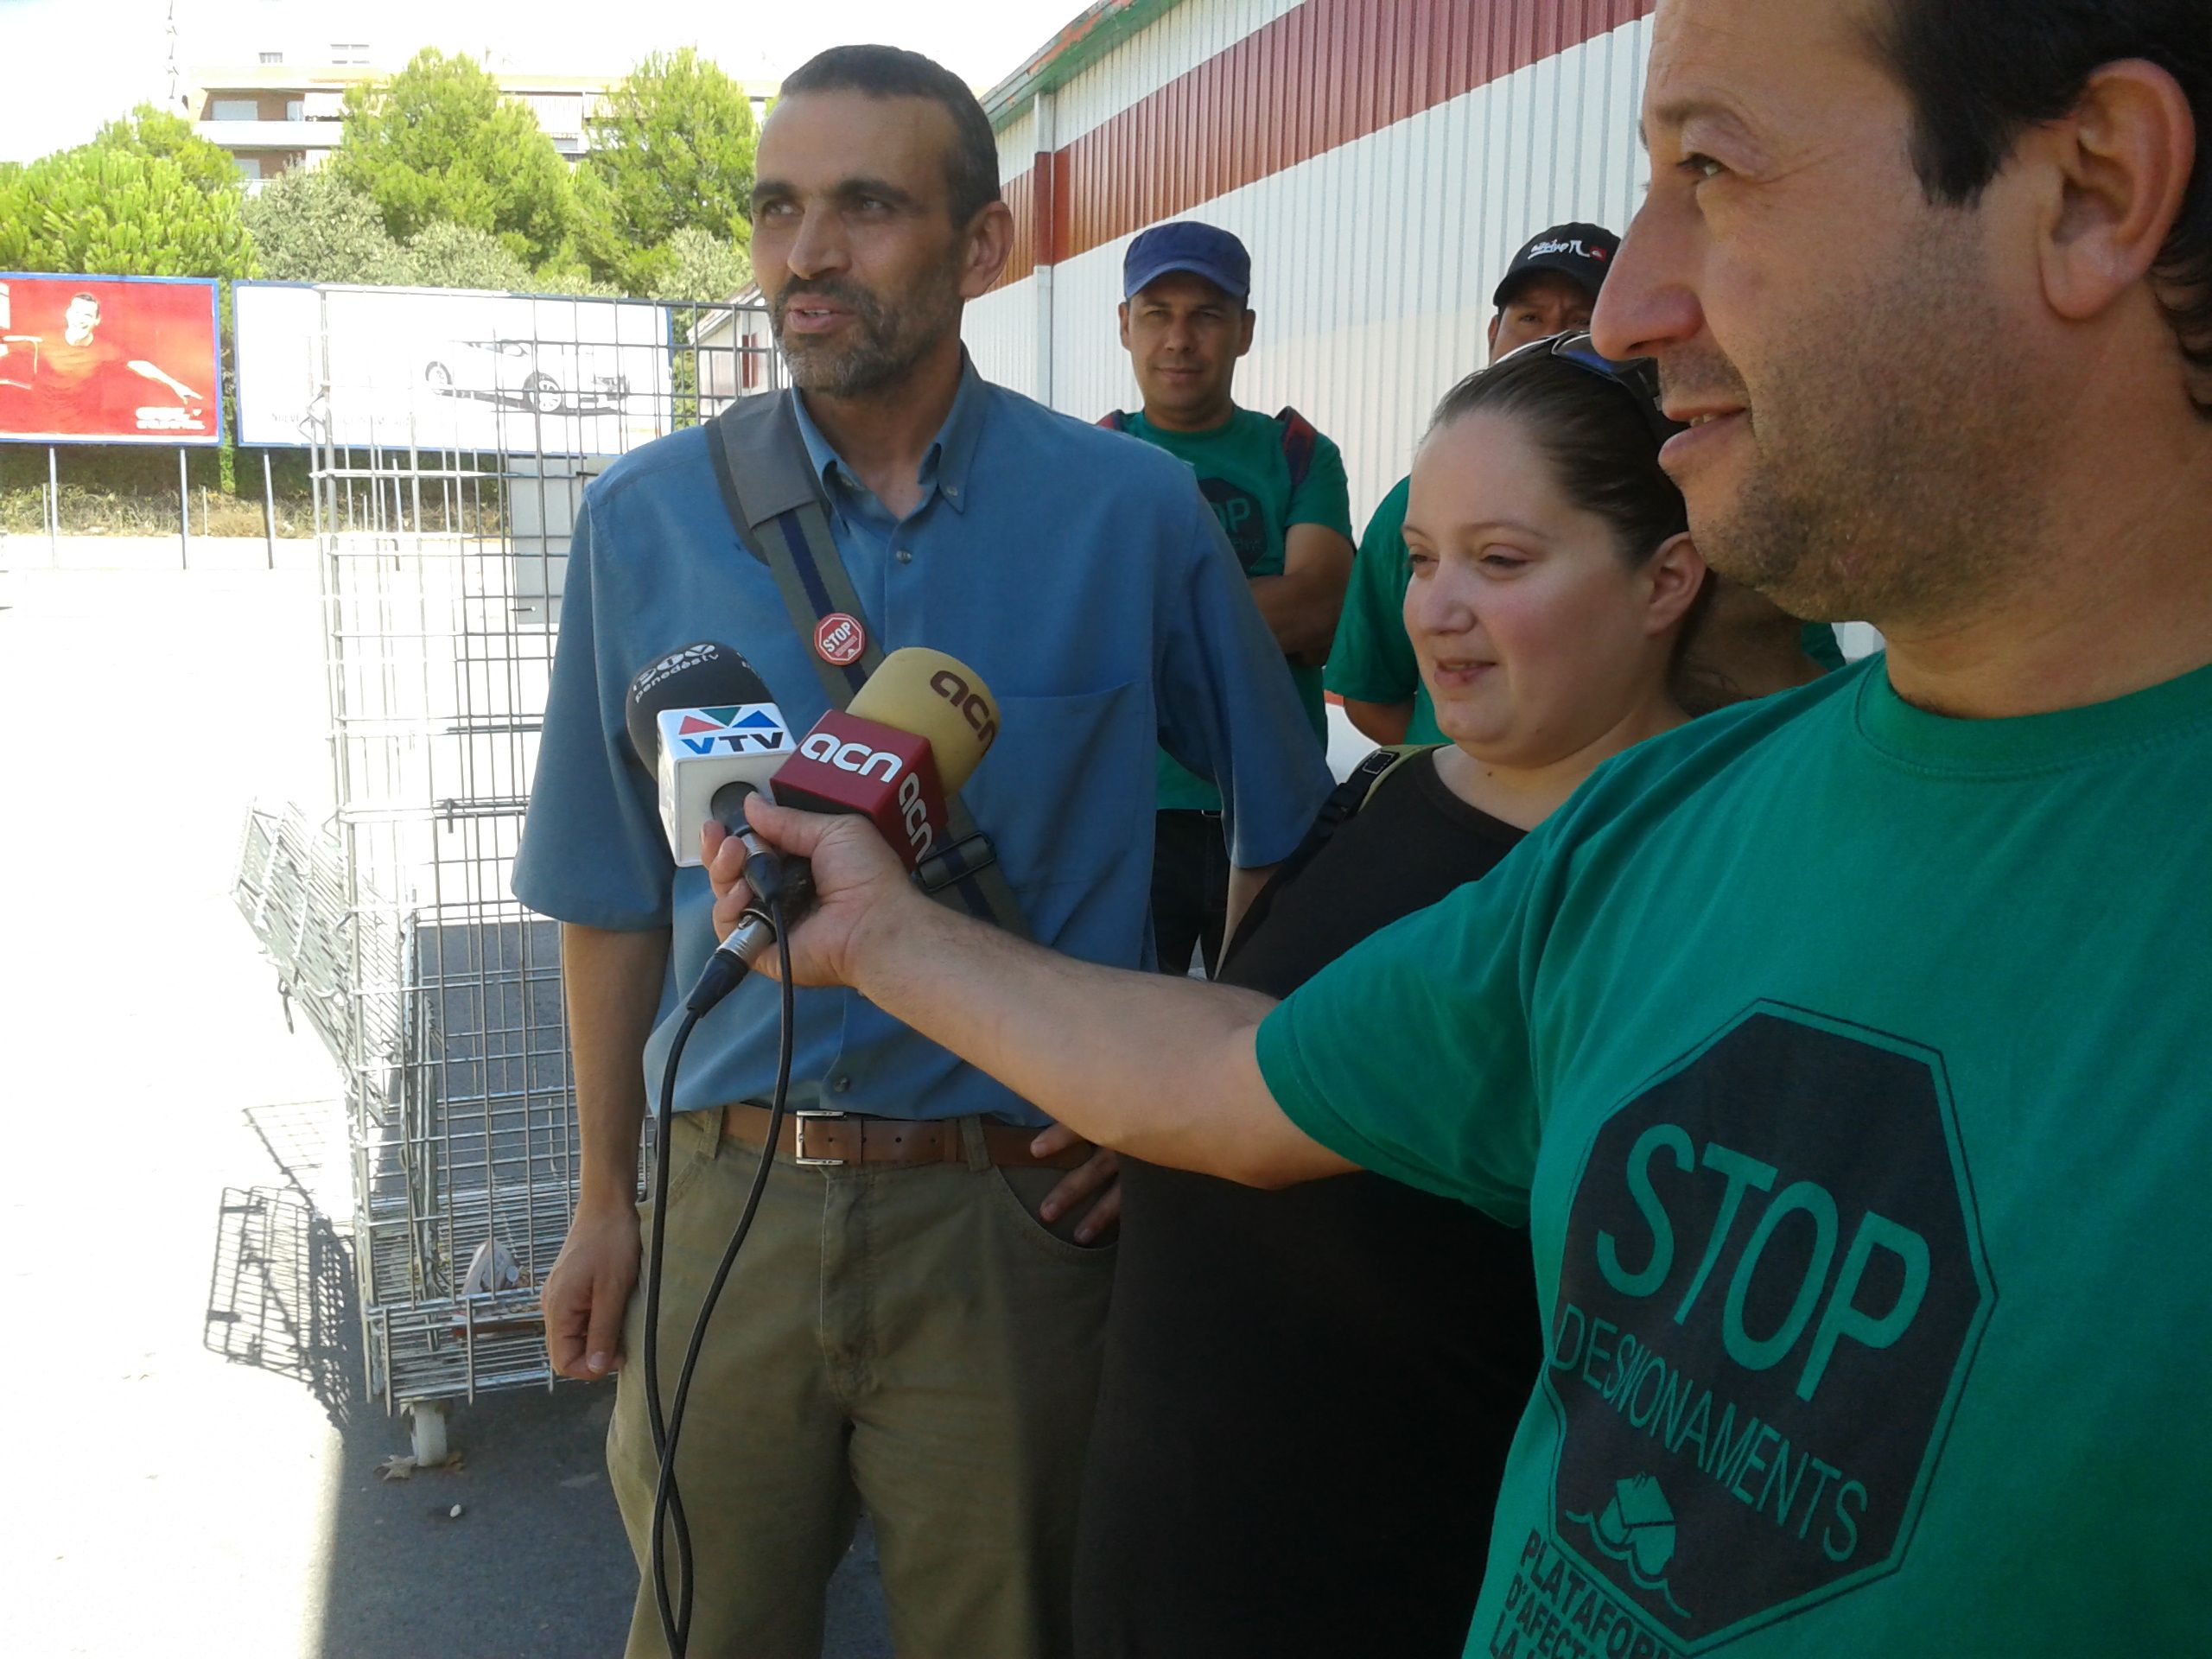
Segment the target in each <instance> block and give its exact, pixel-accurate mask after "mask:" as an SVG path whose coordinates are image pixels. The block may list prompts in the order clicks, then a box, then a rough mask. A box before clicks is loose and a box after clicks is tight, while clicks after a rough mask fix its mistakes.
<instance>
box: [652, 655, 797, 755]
mask: <svg viewBox="0 0 2212 1659" xmlns="http://www.w3.org/2000/svg"><path fill="white" fill-rule="evenodd" d="M774 701H775V699H774V698H773V697H772V696H769V695H768V686H767V683H766V681H764V680H763V679H761V677H760V675H759V674H758V673H757V672H756V671H754V669H753V664H750V663H748V662H747V661H746V660H745V658H742V657H741V656H739V655H738V654H737V653H736V652H734V651H733V650H731V649H730V648H729V647H728V645H716V644H715V643H714V642H713V641H711V640H702V641H701V642H700V643H699V644H697V645H683V646H680V647H678V648H677V650H675V651H671V652H669V653H668V655H666V656H665V657H663V658H659V659H658V661H656V662H652V663H648V664H646V665H645V667H644V668H642V669H640V670H639V671H638V677H636V678H635V679H633V680H632V681H631V682H630V691H629V695H628V696H626V697H624V698H623V700H622V703H623V708H622V713H623V716H624V722H625V724H626V725H627V726H628V728H629V731H630V747H631V749H632V752H633V753H635V754H636V755H637V757H638V760H639V763H640V764H641V765H643V766H644V767H645V770H646V771H647V772H651V771H652V770H653V769H654V768H655V767H656V766H658V764H659V761H660V723H659V722H660V715H661V712H662V710H664V709H714V708H720V707H730V706H734V705H739V704H744V703H752V702H774Z"/></svg>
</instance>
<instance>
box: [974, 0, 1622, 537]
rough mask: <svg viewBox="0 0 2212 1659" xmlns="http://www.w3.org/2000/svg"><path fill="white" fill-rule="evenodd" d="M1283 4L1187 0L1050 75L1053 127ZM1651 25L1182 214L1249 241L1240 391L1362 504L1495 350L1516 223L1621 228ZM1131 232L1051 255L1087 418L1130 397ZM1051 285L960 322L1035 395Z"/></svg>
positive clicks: (1063, 138) (1006, 155)
mask: <svg viewBox="0 0 2212 1659" xmlns="http://www.w3.org/2000/svg"><path fill="white" fill-rule="evenodd" d="M1376 3H1387V0H1376ZM1291 9H1292V8H1291V6H1290V5H1288V4H1286V3H1283V0H1185V3H1184V4H1182V5H1180V6H1179V7H1177V8H1176V9H1175V10H1173V11H1171V12H1169V13H1167V14H1166V16H1163V17H1162V18H1160V20H1159V21H1158V22H1155V23H1154V25H1153V26H1152V27H1151V28H1150V29H1146V30H1145V31H1143V32H1142V33H1141V34H1140V35H1136V36H1135V37H1133V38H1132V39H1131V40H1130V41H1127V42H1125V43H1123V44H1122V46H1120V47H1118V48H1116V49H1115V50H1114V51H1112V52H1111V53H1109V54H1108V55H1107V56H1106V57H1105V58H1104V59H1103V60H1101V61H1100V62H1099V63H1097V64H1096V65H1094V66H1092V67H1090V68H1089V69H1087V70H1085V71H1084V72H1083V73H1080V74H1078V75H1077V77H1075V78H1074V79H1072V80H1071V81H1070V82H1069V83H1068V84H1067V85H1066V86H1063V87H1061V88H1060V89H1059V90H1058V92H1056V93H1052V94H1048V95H1047V96H1048V97H1049V98H1051V99H1052V111H1051V114H1050V117H1049V119H1048V124H1050V125H1052V127H1053V128H1054V129H1055V131H1054V133H1053V135H1052V137H1053V139H1054V141H1055V142H1056V143H1058V144H1059V145H1066V144H1069V143H1072V142H1073V141H1074V139H1075V138H1077V137H1079V136H1080V135H1081V133H1082V132H1083V131H1084V130H1089V129H1090V128H1092V127H1096V126H1097V125H1098V124H1100V123H1101V122H1103V121H1106V120H1109V119H1110V118H1112V117H1113V116H1115V115H1116V114H1117V113H1119V112H1120V111H1122V110H1125V109H1127V108H1128V107H1130V106H1131V105H1135V104H1136V103H1138V102H1139V101H1141V99H1144V98H1146V97H1147V96H1148V95H1149V94H1151V93H1152V92H1155V91H1157V90H1158V89H1159V88H1160V86H1163V85H1164V84H1166V81H1167V80H1169V79H1173V77H1174V76H1176V75H1179V74H1181V73H1185V71H1187V70H1189V69H1191V68H1192V67H1196V66H1197V65H1198V64H1200V63H1203V62H1204V61H1205V60H1206V59H1207V58H1208V57H1211V55H1214V54H1218V53H1219V52H1220V51H1222V50H1223V49H1224V48H1227V47H1228V46H1230V45H1231V44H1233V43H1234V42H1235V41H1236V40H1238V39H1240V38H1242V37H1243V35H1246V34H1249V33H1250V32H1252V31H1254V30H1255V29H1260V28H1261V27H1262V26H1263V25H1265V24H1267V23H1268V22H1270V21H1271V20H1272V19H1273V18H1274V17H1276V16H1280V15H1281V14H1282V13H1284V12H1287V11H1288V10H1291ZM1649 31H1650V22H1649V19H1648V18H1646V19H1643V20H1642V21H1640V22H1631V23H1628V24H1625V25H1624V26H1622V27H1620V28H1618V29H1613V30H1611V32H1609V33H1606V34H1602V35H1598V36H1597V37H1596V38H1594V39H1592V40H1590V41H1585V42H1584V43H1582V44H1580V45H1578V46H1574V47H1571V48H1568V49H1567V50H1566V51H1564V52H1562V53H1559V54H1555V55H1554V56H1551V57H1548V58H1545V59H1542V60H1540V61H1538V62H1536V63H1535V64H1534V65H1532V66H1530V67H1526V68H1522V69H1519V70H1516V71H1514V72H1513V73H1510V74H1507V75H1504V76H1503V77H1501V78H1500V79H1495V80H1492V81H1491V82H1489V83H1488V84H1486V85H1484V86H1478V87H1477V88H1476V89H1475V90H1473V91H1471V92H1466V93H1464V94H1462V95H1460V96H1459V97H1457V98H1452V99H1448V100H1446V101H1445V102H1443V103H1440V104H1438V105H1435V106H1434V107H1433V108H1430V109H1428V110H1427V111H1424V112H1422V113H1421V114H1418V115H1414V116H1412V117H1410V118H1407V119H1405V120H1402V121H1399V122H1396V123H1395V124H1392V125H1389V126H1387V127H1384V128H1383V129H1382V130H1379V131H1376V132H1374V133H1371V134H1370V135H1369V136H1367V137H1362V138H1359V139H1357V140H1355V141H1353V142H1352V143H1348V144H1344V145H1343V146H1340V147H1339V148H1338V149H1332V150H1328V151H1325V153H1323V154H1321V155H1319V156H1314V157H1313V158H1312V159H1310V160H1307V161H1304V162H1300V163H1298V164H1296V165H1294V166H1293V167H1290V168H1287V169H1285V170H1283V171H1281V172H1278V173H1275V174H1274V175H1270V176H1268V177H1266V178H1262V179H1260V180H1258V181H1256V182H1254V183H1252V184H1249V185H1246V186H1244V187H1243V188H1239V189H1236V190H1232V191H1230V192H1229V193H1228V194H1224V195H1219V196H1217V197H1215V198H1214V199H1212V200H1209V201H1205V202H1204V203H1201V204H1200V205H1199V206H1198V207H1194V208H1193V209H1192V210H1191V211H1190V212H1189V213H1186V214H1184V215H1181V216H1182V217H1188V218H1196V219H1206V220H1208V221H1209V222H1211V223H1215V224H1218V225H1221V226H1225V227H1226V228H1228V229H1230V230H1232V231H1234V232H1236V234H1237V235H1238V236H1240V237H1242V238H1243V239H1244V241H1245V242H1246V244H1247V245H1249V247H1250V249H1251V251H1252V257H1253V270H1254V295H1253V305H1254V307H1255V309H1256V310H1257V311H1258V312H1259V314H1260V322H1259V333H1258V338H1257V340H1256V342H1255V346H1254V350H1253V353H1252V354H1251V356H1250V357H1249V359H1246V361H1245V363H1244V365H1243V368H1242V370H1241V371H1240V373H1239V376H1238V380H1237V388H1236V391H1237V398H1238V401H1239V402H1241V403H1243V404H1247V405H1249V406H1250V407H1254V408H1261V409H1267V410H1274V409H1275V408H1278V407H1280V406H1281V405H1282V404H1294V405H1295V406H1296V407H1298V408H1299V409H1300V410H1302V411H1303V412H1304V413H1305V414H1306V416H1308V417H1309V418H1310V419H1312V420H1313V422H1314V423H1315V424H1316V425H1318V426H1319V427H1320V429H1322V430H1323V431H1325V432H1326V433H1328V434H1329V435H1331V436H1332V437H1333V438H1335V439H1336V440H1337V442H1338V444H1339V445H1340V446H1341V447H1342V448H1343V450H1344V458H1345V461H1346V464H1347V467H1349V469H1350V472H1351V484H1352V505H1353V509H1354V512H1355V515H1356V516H1360V517H1363V516H1364V515H1365V513H1366V512H1368V511H1369V510H1370V509H1371V508H1372V506H1373V505H1374V504H1375V502H1376V501H1377V500H1378V499H1380V498H1381V496H1382V495H1383V493H1384V492H1385V491H1386V490H1388V489H1389V486H1391V484H1393V483H1394V482H1395V481H1396V480H1397V479H1398V478H1400V477H1401V476H1402V475H1403V474H1404V473H1405V471H1406V469H1407V467H1408V464H1409V463H1410V461H1411V457H1412V453H1413V447H1414V442H1416V440H1417V438H1418V436H1419V434H1420V432H1421V428H1422V427H1423V426H1424V425H1425V424H1426V422H1427V413H1428V410H1430V409H1431V408H1432V407H1433V405H1434V404H1435V401H1436V399H1437V398H1438V397H1440V395H1441V394H1442V393H1443V392H1444V391H1446V389H1448V388H1449V386H1450V385H1452V382H1453V381H1454V380H1456V379H1457V378H1459V376H1460V375H1462V374H1464V373H1466V372H1471V371H1472V370H1473V369H1476V368H1478V367H1479V366H1481V365H1482V362H1483V360H1484V356H1485V354H1486V347H1485V344H1484V331H1485V329H1486V328H1487V327H1488V324H1489V321H1490V318H1491V310H1492V308H1491V303H1490V296H1491V291H1492V289H1494V287H1495V285H1496V283H1497V277H1498V276H1499V275H1500V274H1501V273H1502V272H1503V269H1504V267H1505V264H1506V263H1507V261H1508V260H1509V259H1510V257H1512V254H1513V252H1514V251H1515V250H1516V248H1517V247H1518V246H1519V245H1521V243H1522V242H1523V241H1525V240H1526V239H1527V238H1529V236H1531V235H1533V234H1534V233H1535V232H1537V231H1539V230H1541V229H1542V228H1544V227H1545V226H1548V225H1551V224H1554V223H1558V222H1560V221H1563V220H1567V219H1594V220H1596V221H1598V222H1599V223H1603V224H1605V225H1608V226H1611V227H1612V228H1613V229H1615V230H1617V231H1618V230H1622V229H1624V228H1625V226H1626V224H1627V221H1628V219H1629V217H1630V214H1631V213H1633V211H1634V209H1635V207H1636V204H1637V201H1638V200H1640V199H1641V197H1642V194H1643V188H1644V186H1645V183H1646V181H1647V179H1648V176H1649V170H1648V165H1647V163H1646V162H1645V160H1644V156H1643V150H1642V148H1641V146H1640V145H1639V144H1638V143H1637V136H1636V135H1637V107H1638V105H1639V102H1640V99H1641V95H1642V91H1643V64H1644V59H1645V57H1646V54H1647V53H1648V51H1649ZM1155 37H1156V38H1155ZM1329 92H1330V89H1328V88H1326V87H1322V88H1317V89H1316V95H1317V96H1327V95H1329ZM1038 147H1039V145H1038V138H1037V124H1036V120H1035V116H1034V112H1030V113H1027V114H1025V115H1024V117H1023V118H1021V120H1020V122H1018V123H1017V124H1015V125H1014V126H1013V127H1009V128H1008V129H1007V130H1006V131H1005V132H1004V133H1002V134H1001V156H1002V158H1003V161H1002V164H1003V166H1004V167H1005V168H1006V170H1007V175H1008V176H1009V177H1010V178H1011V177H1014V176H1017V175H1019V174H1020V173H1022V172H1026V171H1027V169H1028V167H1029V164H1030V162H1032V161H1033V159H1034V157H1035V154H1036V150H1037V149H1038ZM1127 245H1128V237H1126V236H1124V237H1121V238H1116V239H1115V240H1113V241H1111V242H1109V243H1105V244H1103V245H1100V246H1097V247H1096V248H1092V249H1090V250H1089V251H1085V252H1084V253H1082V254H1079V255H1077V257H1073V258H1071V259H1067V260H1065V261H1064V262H1062V263H1061V264H1058V265H1056V266H1054V267H1052V273H1051V307H1052V361H1051V371H1052V373H1051V393H1052V396H1051V399H1050V401H1051V402H1052V404H1053V405H1054V406H1055V407H1057V408H1059V409H1062V410H1066V411H1067V412H1069V413H1071V414H1073V415H1077V416H1083V417H1084V418H1093V417H1096V416H1097V415H1099V414H1101V413H1103V411H1104V410H1108V409H1111V408H1116V407H1127V406H1128V405H1129V404H1131V403H1132V402H1133V401H1134V400H1135V396H1136V391H1135V381H1134V379H1133V378H1132V377H1131V375H1130V373H1129V369H1128V359H1127V357H1126V355H1125V354H1124V353H1122V350H1121V348H1120V345H1119V342H1118V340H1117V339H1116V329H1115V306H1116V302H1118V301H1119V299H1120V297H1121V292H1120V283H1119V277H1120V270H1121V259H1122V250H1123V249H1124V248H1125V247H1126V246H1127ZM1041 286H1042V285H1041V284H1040V283H1039V280H1038V278H1037V277H1035V276H1031V277H1027V278H1025V279H1024V280H1022V281H1020V282H1017V283H1013V284H1011V285H1010V286H1008V287H1007V288H1004V289H1000V290H998V291H997V292H995V293H993V294H991V295H989V296H986V297H985V298H984V299H983V300H982V301H981V302H977V303H976V305H974V306H973V307H971V308H970V310H969V324H968V327H967V330H966V333H967V336H968V338H969V342H970V344H971V346H972V348H973V349H974V350H975V352H976V358H977V360H978V362H979V363H980V364H982V365H983V366H984V369H985V372H987V373H989V374H991V375H992V376H993V378H998V379H1001V381H1003V383H1004V384H1007V385H1012V386H1014V387H1016V388H1017V389H1020V390H1022V391H1030V392H1033V393H1034V392H1035V391H1036V390H1037V389H1038V387H1039V374H1038V369H1039V353H1038V346H1037V342H1038V340H1039V320H1038V300H1039V290H1040V288H1041Z"/></svg>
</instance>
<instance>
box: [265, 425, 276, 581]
mask: <svg viewBox="0 0 2212 1659" xmlns="http://www.w3.org/2000/svg"><path fill="white" fill-rule="evenodd" d="M261 522H262V524H264V526H266V529H265V531H264V534H265V535H266V537H267V538H268V543H269V568H270V569H271V570H274V569H276V568H277V486H275V485H274V484H273V483H271V482H270V474H269V452H268V451H267V450H266V449H264V450H263V451H262V452H261Z"/></svg>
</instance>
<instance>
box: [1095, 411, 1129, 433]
mask: <svg viewBox="0 0 2212 1659" xmlns="http://www.w3.org/2000/svg"><path fill="white" fill-rule="evenodd" d="M1098 424H1099V425H1101V426H1103V427H1104V428H1105V429H1107V430H1108V431H1109V432H1126V431H1128V429H1129V417H1128V416H1127V415H1125V414H1123V413H1122V411H1121V410H1118V409H1109V410H1107V411H1106V412H1105V413H1104V414H1103V415H1101V416H1099V417H1098Z"/></svg>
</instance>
